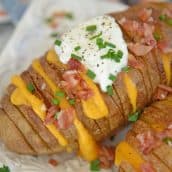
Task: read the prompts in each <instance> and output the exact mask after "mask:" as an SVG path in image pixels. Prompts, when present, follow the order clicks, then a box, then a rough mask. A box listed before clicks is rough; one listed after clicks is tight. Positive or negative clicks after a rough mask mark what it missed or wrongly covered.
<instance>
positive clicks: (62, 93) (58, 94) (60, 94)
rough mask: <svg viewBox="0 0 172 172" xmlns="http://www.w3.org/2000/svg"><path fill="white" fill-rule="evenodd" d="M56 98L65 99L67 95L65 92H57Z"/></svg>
mask: <svg viewBox="0 0 172 172" xmlns="http://www.w3.org/2000/svg"><path fill="white" fill-rule="evenodd" d="M55 96H57V97H64V96H65V93H64V92H63V91H57V92H56V93H55Z"/></svg>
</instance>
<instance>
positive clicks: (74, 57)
mask: <svg viewBox="0 0 172 172" xmlns="http://www.w3.org/2000/svg"><path fill="white" fill-rule="evenodd" d="M71 57H72V58H73V59H76V60H79V61H81V60H82V57H80V56H78V55H76V54H71Z"/></svg>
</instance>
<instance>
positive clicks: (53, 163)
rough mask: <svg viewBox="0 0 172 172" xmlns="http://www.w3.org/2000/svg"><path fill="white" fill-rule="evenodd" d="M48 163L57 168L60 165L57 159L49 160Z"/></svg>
mask: <svg viewBox="0 0 172 172" xmlns="http://www.w3.org/2000/svg"><path fill="white" fill-rule="evenodd" d="M48 163H49V164H51V165H52V166H54V167H56V166H57V165H58V162H57V160H55V159H49V161H48Z"/></svg>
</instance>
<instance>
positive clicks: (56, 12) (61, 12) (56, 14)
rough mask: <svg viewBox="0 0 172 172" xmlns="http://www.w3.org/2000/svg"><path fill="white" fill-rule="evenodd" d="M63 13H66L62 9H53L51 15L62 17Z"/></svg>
mask: <svg viewBox="0 0 172 172" xmlns="http://www.w3.org/2000/svg"><path fill="white" fill-rule="evenodd" d="M65 14H66V13H65V12H64V11H55V12H54V13H53V15H52V16H53V17H64V16H65Z"/></svg>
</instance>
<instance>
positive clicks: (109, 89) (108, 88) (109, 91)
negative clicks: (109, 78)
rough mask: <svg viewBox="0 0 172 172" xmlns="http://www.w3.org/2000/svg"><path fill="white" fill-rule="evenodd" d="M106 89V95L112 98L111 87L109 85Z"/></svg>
mask: <svg viewBox="0 0 172 172" xmlns="http://www.w3.org/2000/svg"><path fill="white" fill-rule="evenodd" d="M106 89H107V94H108V95H109V96H112V95H113V87H112V86H111V85H108V86H107V87H106Z"/></svg>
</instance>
